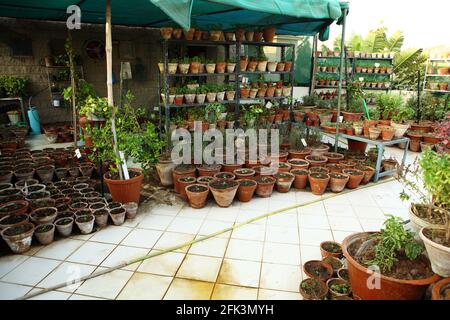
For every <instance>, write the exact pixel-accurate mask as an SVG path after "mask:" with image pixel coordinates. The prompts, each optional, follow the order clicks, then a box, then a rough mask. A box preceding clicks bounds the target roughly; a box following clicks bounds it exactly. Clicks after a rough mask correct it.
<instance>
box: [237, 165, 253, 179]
mask: <svg viewBox="0 0 450 320" xmlns="http://www.w3.org/2000/svg"><path fill="white" fill-rule="evenodd" d="M233 173H234V175H235V176H236V179H237V180H239V179H250V178H251V177H253V176H254V175H255V173H256V172H255V170H253V169H250V168H240V169H236V170H234V171H233Z"/></svg>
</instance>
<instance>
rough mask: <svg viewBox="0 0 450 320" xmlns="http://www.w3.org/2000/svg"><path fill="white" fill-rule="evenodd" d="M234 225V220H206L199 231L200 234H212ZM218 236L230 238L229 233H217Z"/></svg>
mask: <svg viewBox="0 0 450 320" xmlns="http://www.w3.org/2000/svg"><path fill="white" fill-rule="evenodd" d="M232 226H233V222H225V221H217V220H205V221H204V222H203V224H202V226H201V228H200V230H199V231H198V234H200V235H210V234H212V233H216V232H219V231H222V230H225V229H228V228H230V227H232ZM217 236H218V237H224V238H228V236H227V234H225V233H223V234H220V235H217Z"/></svg>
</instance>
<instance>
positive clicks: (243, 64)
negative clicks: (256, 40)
mask: <svg viewBox="0 0 450 320" xmlns="http://www.w3.org/2000/svg"><path fill="white" fill-rule="evenodd" d="M247 66H248V60H242V59H241V60H240V61H239V70H240V71H241V72H243V71H247Z"/></svg>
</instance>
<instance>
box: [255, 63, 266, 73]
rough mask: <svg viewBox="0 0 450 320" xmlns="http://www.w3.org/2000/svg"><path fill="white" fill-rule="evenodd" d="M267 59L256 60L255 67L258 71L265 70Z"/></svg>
mask: <svg viewBox="0 0 450 320" xmlns="http://www.w3.org/2000/svg"><path fill="white" fill-rule="evenodd" d="M267 63H268V61H258V64H257V69H258V71H259V72H266V69H267Z"/></svg>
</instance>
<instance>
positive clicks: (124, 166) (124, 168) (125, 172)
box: [119, 151, 130, 180]
mask: <svg viewBox="0 0 450 320" xmlns="http://www.w3.org/2000/svg"><path fill="white" fill-rule="evenodd" d="M119 156H120V160H122V165H121V166H122V171H123V178H124V179H125V180H129V179H130V174H129V172H128V166H127V161H126V160H125V155H124V153H123V151H119Z"/></svg>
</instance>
